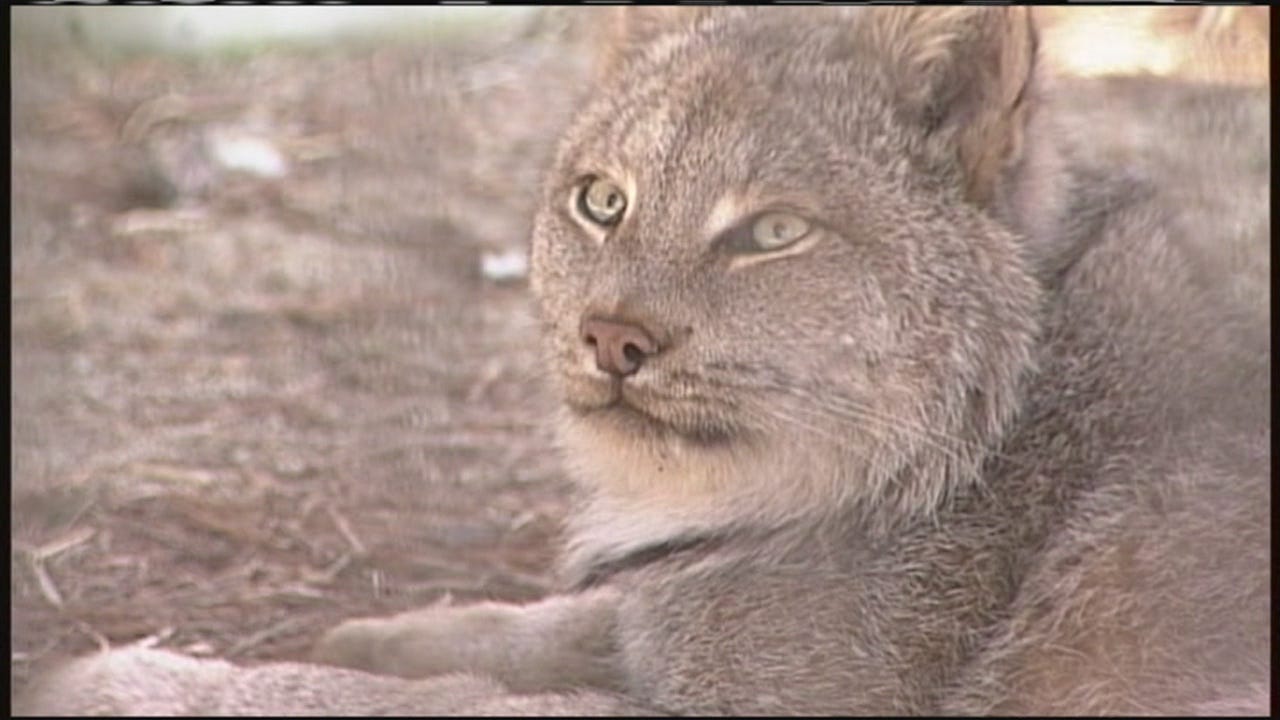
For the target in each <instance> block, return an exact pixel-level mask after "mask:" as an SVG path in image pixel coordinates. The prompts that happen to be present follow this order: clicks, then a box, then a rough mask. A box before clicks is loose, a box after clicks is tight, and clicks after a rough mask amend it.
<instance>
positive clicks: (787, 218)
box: [751, 212, 809, 251]
mask: <svg viewBox="0 0 1280 720" xmlns="http://www.w3.org/2000/svg"><path fill="white" fill-rule="evenodd" d="M808 234H809V221H807V220H805V219H804V218H802V217H799V216H797V215H792V214H790V213H782V212H771V213H765V214H764V215H761V216H760V217H758V218H756V220H755V222H753V223H752V224H751V241H752V243H753V244H754V245H755V247H756V248H757V249H760V250H765V251H768V250H777V249H779V248H784V247H786V246H788V245H790V244H791V243H794V242H795V241H797V240H799V239H800V238H802V237H804V236H805V235H808Z"/></svg>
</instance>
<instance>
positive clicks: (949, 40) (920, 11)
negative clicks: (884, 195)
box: [865, 6, 1036, 206]
mask: <svg viewBox="0 0 1280 720" xmlns="http://www.w3.org/2000/svg"><path fill="white" fill-rule="evenodd" d="M868 15H869V16H870V17H869V20H868V22H867V24H866V26H865V27H866V28H867V31H868V33H869V36H867V37H866V41H867V42H868V43H869V44H871V46H872V47H873V48H875V50H876V51H877V53H878V55H879V56H880V57H881V58H883V59H884V62H885V63H886V65H885V69H886V71H887V72H888V74H889V78H890V82H891V86H892V91H893V93H894V94H895V95H896V98H897V101H898V104H899V108H900V109H901V110H902V111H903V112H904V114H905V115H906V118H907V119H908V120H911V121H915V122H919V123H921V124H923V125H924V126H925V127H926V129H927V130H928V131H929V132H930V134H931V137H935V138H938V139H939V140H942V141H943V143H944V144H945V145H947V146H948V147H947V148H946V150H947V151H948V152H954V153H955V157H956V158H957V159H958V161H959V164H960V168H961V171H962V172H963V174H964V189H965V195H966V197H967V198H968V199H969V200H970V201H972V202H974V203H976V204H978V205H982V206H986V205H989V204H990V203H991V201H992V194H993V192H994V189H995V185H996V181H997V179H998V177H999V175H1000V172H1001V171H1002V169H1004V168H1005V167H1007V166H1008V165H1010V164H1012V163H1013V162H1016V161H1017V159H1018V156H1019V155H1020V154H1021V152H1022V135H1023V129H1024V125H1025V123H1026V116H1027V109H1026V106H1027V104H1028V101H1029V99H1028V92H1027V88H1028V86H1029V84H1030V81H1031V79H1032V75H1033V70H1034V67H1035V56H1036V33H1035V28H1034V26H1033V25H1032V21H1031V15H1030V13H1029V11H1028V9H1027V8H1025V7H1002V8H992V7H973V6H969V7H923V6H913V7H883V8H875V9H873V10H871V12H869V13H868Z"/></svg>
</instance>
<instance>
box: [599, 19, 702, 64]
mask: <svg viewBox="0 0 1280 720" xmlns="http://www.w3.org/2000/svg"><path fill="white" fill-rule="evenodd" d="M709 11H710V8H709V7H707V6H692V7H690V6H684V7H679V6H670V5H631V6H627V7H622V6H613V7H607V8H598V9H596V11H595V12H594V13H592V15H591V17H592V18H593V19H595V20H596V21H597V22H599V26H598V29H597V32H598V35H596V37H597V38H598V39H597V41H596V43H595V54H596V78H597V79H599V78H603V77H604V76H607V75H609V74H611V73H613V72H614V71H615V70H616V69H617V68H618V66H619V65H620V64H621V63H622V61H623V60H624V59H625V58H626V57H627V56H628V55H630V54H631V53H633V52H635V51H636V50H638V49H640V48H642V47H644V46H645V45H648V44H649V43H651V42H653V41H654V40H656V39H657V38H658V37H660V36H662V35H664V34H666V33H669V32H674V31H677V30H683V29H686V28H690V27H692V26H693V25H694V23H696V22H697V21H698V20H699V19H700V18H702V17H705V16H706V14H707V13H708V12H709Z"/></svg>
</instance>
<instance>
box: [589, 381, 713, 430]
mask: <svg viewBox="0 0 1280 720" xmlns="http://www.w3.org/2000/svg"><path fill="white" fill-rule="evenodd" d="M648 395H649V394H648V393H638V392H634V391H633V392H624V391H623V388H622V387H621V385H620V384H619V383H613V384H611V387H610V389H609V392H608V393H607V394H606V395H605V396H604V397H597V398H593V399H592V400H591V401H584V400H582V399H577V400H575V399H573V398H567V399H566V401H565V404H566V405H567V406H568V407H569V409H570V410H571V411H572V412H573V413H574V414H575V415H577V416H578V417H580V418H583V419H584V420H587V421H588V422H592V423H600V424H603V425H605V426H607V427H609V428H610V429H612V430H614V431H616V432H619V433H622V434H625V435H630V436H633V437H638V438H660V439H665V438H670V437H673V436H674V437H678V438H680V439H682V440H685V441H688V442H690V443H693V444H695V445H722V444H725V443H727V442H729V441H730V440H732V439H733V438H734V436H735V434H736V433H735V432H734V429H733V428H732V427H731V426H730V425H729V424H728V423H726V422H724V421H722V420H716V419H713V418H711V417H709V414H708V413H706V412H699V411H698V409H697V408H695V407H690V406H688V404H687V403H681V405H684V406H685V407H680V408H671V407H665V406H667V405H670V404H671V403H670V402H661V401H655V400H654V399H653V398H651V397H649V396H648Z"/></svg>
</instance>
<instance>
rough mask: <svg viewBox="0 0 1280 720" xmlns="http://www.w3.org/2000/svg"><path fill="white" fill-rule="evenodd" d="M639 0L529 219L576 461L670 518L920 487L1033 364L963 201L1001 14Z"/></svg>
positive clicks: (1017, 36) (1004, 126) (1026, 52)
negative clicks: (669, 4) (691, 8)
mask: <svg viewBox="0 0 1280 720" xmlns="http://www.w3.org/2000/svg"><path fill="white" fill-rule="evenodd" d="M653 12H655V13H657V14H656V15H652V14H650V15H645V14H644V10H642V9H633V10H632V14H631V15H629V16H627V15H624V16H621V17H623V18H624V20H623V22H621V24H620V25H619V26H618V27H620V28H621V29H620V30H618V31H617V32H615V35H616V36H617V37H616V42H615V45H616V46H617V48H615V52H613V53H611V54H610V55H609V57H610V58H611V61H610V62H608V63H607V64H605V65H604V68H603V69H602V70H601V72H600V75H599V78H598V80H599V81H598V84H597V86H596V89H595V91H594V93H593V95H592V97H591V100H590V103H589V105H588V106H587V107H586V108H585V109H584V111H583V112H582V113H581V114H580V116H579V117H578V118H577V121H576V122H575V123H574V125H573V126H572V128H571V129H570V131H569V132H568V134H567V136H566V137H565V138H564V140H563V142H562V145H561V147H560V151H559V154H558V157H557V160H556V162H555V165H554V168H553V169H552V171H551V173H550V177H549V179H548V182H547V184H546V187H545V199H544V202H543V204H542V207H541V210H540V212H539V213H538V216H537V218H536V220H535V226H534V235H533V249H532V262H533V278H532V281H533V290H534V293H535V296H536V298H537V300H538V304H539V309H540V312H541V317H542V320H543V323H544V330H545V339H546V348H547V350H548V355H549V357H548V362H549V365H550V370H551V375H552V377H554V378H555V379H556V381H557V384H558V388H559V391H560V393H561V396H562V398H563V401H564V403H563V405H564V408H563V409H564V412H563V416H564V417H563V423H562V428H561V430H562V433H561V437H562V442H563V443H564V445H565V446H566V449H567V451H568V457H569V459H570V463H571V465H572V467H573V470H574V472H575V473H576V475H577V476H578V479H579V480H580V481H582V482H583V483H586V484H588V485H589V486H592V487H595V488H597V489H598V491H599V492H602V493H606V494H609V495H611V496H613V497H617V498H626V499H628V500H629V501H632V502H634V503H638V504H640V505H648V506H650V507H656V508H665V509H666V510H669V511H670V512H682V513H693V514H698V513H713V514H714V513H715V512H721V513H724V512H732V513H738V514H741V511H742V508H750V509H751V510H752V512H781V513H793V512H803V511H808V510H812V509H814V508H835V507H848V506H850V505H851V504H852V505H857V506H861V507H864V508H866V509H868V510H871V509H874V508H879V507H886V506H893V507H895V508H898V510H899V511H896V512H895V513H894V514H897V515H901V514H903V513H902V512H900V511H901V510H905V511H918V510H927V509H928V508H931V507H933V506H935V505H936V503H937V501H938V500H939V499H940V498H941V497H943V496H944V495H945V493H946V491H947V489H948V488H949V487H951V486H952V485H953V484H954V483H956V482H962V481H964V480H966V479H970V478H973V477H974V476H975V474H976V469H977V463H979V462H980V461H981V459H982V457H983V455H984V453H985V452H986V451H988V450H989V449H990V448H991V447H992V446H993V444H994V443H996V442H998V440H999V438H1000V436H1001V433H1002V431H1003V429H1004V427H1005V426H1006V424H1007V423H1008V421H1009V419H1010V416H1011V413H1012V412H1013V410H1014V408H1015V407H1016V404H1017V386H1018V379H1019V376H1020V375H1021V374H1022V373H1023V372H1024V370H1025V369H1027V368H1028V366H1029V365H1030V347H1031V343H1032V338H1033V335H1034V333H1035V329H1036V324H1035V321H1034V315H1035V307H1036V303H1037V292H1038V286H1037V284H1036V283H1035V281H1034V280H1033V279H1032V276H1031V273H1030V271H1029V270H1028V268H1026V267H1025V265H1026V263H1025V261H1024V260H1023V258H1022V257H1021V255H1020V250H1019V247H1018V245H1017V243H1016V241H1015V239H1014V237H1012V236H1011V235H1010V234H1008V233H1007V232H1005V231H1004V230H1002V229H1001V227H1000V226H999V225H998V224H996V223H995V222H993V221H992V220H991V219H990V218H989V215H988V213H987V212H986V208H987V207H988V206H989V204H990V203H991V201H992V194H993V192H994V189H995V187H996V183H997V178H998V175H999V173H1000V171H1001V169H1002V168H1004V167H1006V166H1008V165H1009V164H1010V163H1011V162H1012V161H1013V160H1014V159H1015V157H1016V156H1017V154H1018V153H1019V152H1020V150H1019V147H1018V146H1019V144H1020V140H1019V137H1020V129H1021V122H1022V121H1021V114H1022V112H1023V107H1022V106H1023V104H1024V102H1023V94H1024V93H1023V90H1024V87H1025V85H1026V82H1027V79H1028V77H1029V73H1030V67H1031V54H1032V43H1033V37H1032V35H1031V30H1030V27H1029V24H1028V22H1029V21H1028V19H1027V17H1026V13H1025V11H1024V10H1017V9H1006V10H994V9H972V8H946V9H926V8H857V9H851V8H846V9H842V10H838V11H831V10H824V9H814V8H807V9H803V10H801V9H785V10H784V9H780V8H779V9H765V8H756V9H740V8H717V9H714V10H712V9H701V10H700V11H696V12H692V13H683V12H681V11H679V10H677V9H673V8H662V9H660V10H655V11H653Z"/></svg>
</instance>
